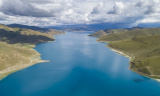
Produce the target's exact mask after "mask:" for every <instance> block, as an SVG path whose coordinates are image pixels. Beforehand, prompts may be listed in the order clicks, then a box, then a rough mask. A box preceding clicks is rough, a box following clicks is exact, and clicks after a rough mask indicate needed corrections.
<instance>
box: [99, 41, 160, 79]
mask: <svg viewBox="0 0 160 96" xmlns="http://www.w3.org/2000/svg"><path fill="white" fill-rule="evenodd" d="M98 42H104V43H106V44H108V42H105V41H98ZM106 47H108V48H110V49H111V50H112V51H114V52H116V53H117V54H120V55H122V56H124V57H127V58H129V69H130V70H132V71H133V72H136V73H138V74H140V75H142V76H145V77H148V78H150V79H154V80H156V81H158V82H160V79H155V78H152V77H150V76H149V75H146V74H144V73H141V72H139V71H137V69H133V68H131V67H130V66H131V61H133V60H134V59H135V57H134V56H130V55H129V54H126V53H125V52H123V51H120V50H117V49H115V48H112V47H110V46H108V45H107V46H106Z"/></svg>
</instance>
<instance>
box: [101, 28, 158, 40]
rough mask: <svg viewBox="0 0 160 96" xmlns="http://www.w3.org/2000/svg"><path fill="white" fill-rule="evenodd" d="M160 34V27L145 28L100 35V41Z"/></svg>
mask: <svg viewBox="0 0 160 96" xmlns="http://www.w3.org/2000/svg"><path fill="white" fill-rule="evenodd" d="M157 34H160V28H144V29H139V30H134V31H126V32H121V33H114V34H109V35H107V36H103V37H100V38H99V40H100V41H103V40H104V41H120V40H125V39H130V38H133V37H135V36H152V35H157Z"/></svg>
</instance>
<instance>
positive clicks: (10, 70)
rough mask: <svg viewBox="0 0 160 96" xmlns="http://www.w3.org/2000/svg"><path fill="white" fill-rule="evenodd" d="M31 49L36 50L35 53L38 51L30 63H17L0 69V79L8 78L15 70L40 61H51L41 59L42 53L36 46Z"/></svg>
mask: <svg viewBox="0 0 160 96" xmlns="http://www.w3.org/2000/svg"><path fill="white" fill-rule="evenodd" d="M29 50H31V51H35V53H36V54H34V55H32V56H31V57H30V58H29V60H30V63H27V64H25V63H23V64H17V65H15V66H12V67H9V68H7V69H4V70H2V71H0V80H2V79H4V78H6V77H7V76H8V75H10V74H12V73H14V72H17V71H19V70H22V69H25V68H27V67H30V66H32V65H35V64H38V63H43V62H49V61H46V60H42V59H41V54H40V53H38V52H37V51H36V50H35V49H34V48H32V49H29Z"/></svg>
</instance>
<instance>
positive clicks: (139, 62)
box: [99, 28, 160, 78]
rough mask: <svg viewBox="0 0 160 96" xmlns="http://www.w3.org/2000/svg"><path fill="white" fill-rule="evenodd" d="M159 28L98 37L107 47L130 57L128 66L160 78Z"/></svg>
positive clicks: (146, 74) (143, 73)
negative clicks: (106, 43)
mask: <svg viewBox="0 0 160 96" xmlns="http://www.w3.org/2000/svg"><path fill="white" fill-rule="evenodd" d="M159 33H160V29H159V28H151V29H141V30H139V31H128V32H122V33H115V34H111V35H108V36H104V37H100V38H99V41H105V42H108V45H107V46H108V47H110V48H113V49H116V50H119V51H121V52H124V53H125V54H127V55H129V56H130V57H132V59H131V61H130V64H131V65H130V68H131V69H132V70H133V71H135V72H138V73H140V74H142V75H145V76H148V77H152V78H160V35H159Z"/></svg>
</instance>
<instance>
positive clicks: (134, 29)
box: [89, 27, 144, 37]
mask: <svg viewBox="0 0 160 96" xmlns="http://www.w3.org/2000/svg"><path fill="white" fill-rule="evenodd" d="M140 29H144V28H142V27H133V28H128V29H105V30H100V31H97V32H95V33H92V34H90V35H89V36H96V37H101V36H107V35H109V34H112V33H121V32H127V31H137V30H140Z"/></svg>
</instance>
